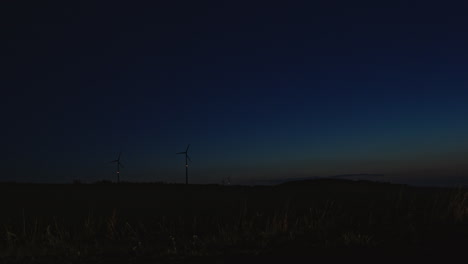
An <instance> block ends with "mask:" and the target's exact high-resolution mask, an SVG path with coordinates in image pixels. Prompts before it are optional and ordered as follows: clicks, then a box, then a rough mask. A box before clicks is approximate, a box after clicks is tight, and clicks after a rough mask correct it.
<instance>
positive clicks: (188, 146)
mask: <svg viewBox="0 0 468 264" xmlns="http://www.w3.org/2000/svg"><path fill="white" fill-rule="evenodd" d="M189 148H190V144H188V145H187V149H186V150H185V152H187V151H188V149H189Z"/></svg>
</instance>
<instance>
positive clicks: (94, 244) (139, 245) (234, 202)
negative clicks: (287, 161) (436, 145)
mask: <svg viewBox="0 0 468 264" xmlns="http://www.w3.org/2000/svg"><path fill="white" fill-rule="evenodd" d="M0 198H1V199H0V203H1V217H0V228H1V229H0V236H1V241H0V263H18V262H25V263H167V262H168V263H172V262H176V263H177V262H182V263H185V262H188V263H191V262H197V263H206V262H218V263H224V262H229V261H231V262H232V263H238V262H245V261H248V260H254V261H263V260H268V261H270V262H271V261H272V260H282V259H291V258H309V259H318V258H319V257H320V258H321V257H324V258H329V259H333V258H336V257H344V256H346V257H350V258H351V257H359V258H363V257H369V256H380V257H384V256H387V257H398V256H407V255H413V256H417V257H419V258H421V257H429V256H431V257H432V256H435V255H438V254H440V255H442V254H445V256H446V257H445V259H447V256H448V257H454V256H455V255H458V254H461V253H463V252H464V251H465V250H466V249H467V248H468V200H467V198H468V194H467V192H466V191H465V190H464V189H442V188H416V187H409V186H404V185H394V184H384V183H372V182H364V181H362V182H361V181H347V180H314V181H307V182H296V183H288V184H283V185H279V186H263V187H245V186H217V185H189V186H185V185H175V184H130V183H123V184H74V185H71V184H70V185H37V184H30V185H29V184H2V185H0Z"/></svg>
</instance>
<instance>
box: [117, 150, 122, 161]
mask: <svg viewBox="0 0 468 264" xmlns="http://www.w3.org/2000/svg"><path fill="white" fill-rule="evenodd" d="M120 155H122V151H121V152H119V157H118V158H117V160H120Z"/></svg>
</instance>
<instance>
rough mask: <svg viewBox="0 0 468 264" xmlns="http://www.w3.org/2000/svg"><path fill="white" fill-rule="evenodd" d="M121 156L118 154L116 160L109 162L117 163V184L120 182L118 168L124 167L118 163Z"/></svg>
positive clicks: (120, 153)
mask: <svg viewBox="0 0 468 264" xmlns="http://www.w3.org/2000/svg"><path fill="white" fill-rule="evenodd" d="M121 155H122V152H119V156H118V157H117V159H116V160H113V161H111V163H114V162H115V163H117V182H120V167H122V168H123V167H124V166H123V164H122V162H120V156H121Z"/></svg>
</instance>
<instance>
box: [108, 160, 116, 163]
mask: <svg viewBox="0 0 468 264" xmlns="http://www.w3.org/2000/svg"><path fill="white" fill-rule="evenodd" d="M114 162H117V160H113V161H109V163H114Z"/></svg>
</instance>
